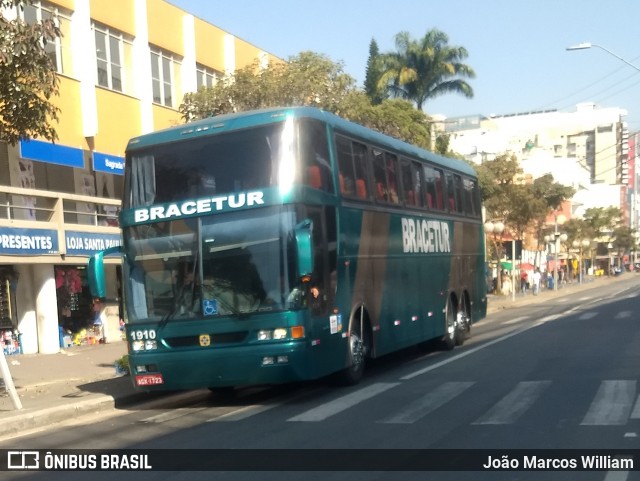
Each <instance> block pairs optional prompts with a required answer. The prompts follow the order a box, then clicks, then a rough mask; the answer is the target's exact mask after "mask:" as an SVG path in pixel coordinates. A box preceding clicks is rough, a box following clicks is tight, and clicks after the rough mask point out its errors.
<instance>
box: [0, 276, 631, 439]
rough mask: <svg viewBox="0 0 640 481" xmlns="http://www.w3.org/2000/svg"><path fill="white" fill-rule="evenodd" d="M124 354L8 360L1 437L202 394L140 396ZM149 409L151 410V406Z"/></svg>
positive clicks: (76, 350) (90, 349) (88, 352)
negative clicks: (124, 367) (9, 381)
mask: <svg viewBox="0 0 640 481" xmlns="http://www.w3.org/2000/svg"><path fill="white" fill-rule="evenodd" d="M632 276H637V277H636V278H637V279H638V281H640V274H635V273H625V274H623V275H621V276H618V277H611V278H609V277H604V278H599V279H596V280H592V281H590V282H586V283H584V284H577V283H573V284H565V285H563V286H562V288H561V289H559V290H558V291H557V292H556V291H549V290H543V291H542V292H541V293H540V295H538V296H534V295H532V294H531V293H527V294H526V295H521V294H516V300H515V301H513V300H512V299H511V297H510V296H509V297H505V296H497V295H489V306H488V314H490V313H492V312H496V311H499V310H501V309H509V308H511V307H518V306H523V305H530V304H537V303H543V302H548V301H549V300H550V299H552V298H555V297H562V296H566V295H571V294H574V293H576V292H579V291H583V290H588V289H593V288H597V287H600V286H602V285H603V284H604V283H610V282H617V281H619V280H625V279H630V278H631V277H632ZM126 352H127V345H126V342H124V341H116V342H113V343H108V344H97V345H91V346H78V347H72V348H69V349H66V350H64V351H62V352H60V353H58V354H24V355H16V356H7V357H6V360H7V364H8V365H9V370H10V372H11V377H12V378H13V382H14V385H15V387H16V390H17V392H18V395H19V397H20V401H21V403H22V409H21V410H16V409H15V408H14V406H13V404H12V402H11V399H10V397H9V396H8V394H7V393H6V390H5V389H4V384H3V383H2V380H1V379H0V435H8V434H14V433H19V432H23V431H26V430H28V429H33V428H39V427H43V426H48V425H50V424H54V423H57V422H61V421H65V420H69V419H70V418H73V417H76V416H80V415H83V414H89V413H95V412H99V411H101V410H107V409H113V408H114V407H115V408H119V409H123V408H126V407H127V406H132V405H134V404H140V403H143V402H147V401H155V403H157V404H167V403H169V402H176V401H178V400H179V399H183V398H184V397H188V396H195V395H198V394H200V395H201V391H189V392H185V393H139V392H136V391H135V390H134V388H133V386H132V383H131V378H130V376H116V370H115V367H114V362H115V361H116V359H119V358H120V357H122V355H123V354H125V353H126ZM155 403H154V404H155Z"/></svg>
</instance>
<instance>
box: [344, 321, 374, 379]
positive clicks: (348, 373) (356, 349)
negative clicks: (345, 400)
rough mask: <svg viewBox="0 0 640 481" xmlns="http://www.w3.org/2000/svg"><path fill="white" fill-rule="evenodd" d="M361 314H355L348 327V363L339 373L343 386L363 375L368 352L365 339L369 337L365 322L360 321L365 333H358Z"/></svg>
mask: <svg viewBox="0 0 640 481" xmlns="http://www.w3.org/2000/svg"><path fill="white" fill-rule="evenodd" d="M363 315H364V313H363V312H362V311H361V312H360V315H357V316H355V317H354V320H353V321H352V324H351V329H349V347H348V349H349V351H348V356H349V359H348V363H349V365H348V367H346V368H345V369H343V370H342V371H340V373H339V381H340V384H342V385H345V386H353V385H354V384H358V383H359V382H360V380H361V379H362V377H363V375H364V365H365V360H366V357H367V352H368V349H367V347H368V346H367V339H368V338H370V337H368V336H367V335H366V330H367V328H368V324H367V323H366V322H362V324H363V327H364V330H365V335H364V336H363V335H361V334H360V316H363Z"/></svg>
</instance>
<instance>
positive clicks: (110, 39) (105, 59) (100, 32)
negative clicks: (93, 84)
mask: <svg viewBox="0 0 640 481" xmlns="http://www.w3.org/2000/svg"><path fill="white" fill-rule="evenodd" d="M93 30H94V32H95V38H96V60H97V67H98V85H100V86H101V87H106V88H108V89H111V90H117V91H118V92H123V91H124V86H123V70H124V67H123V65H122V63H123V62H122V59H123V57H124V45H125V39H124V36H123V34H122V33H121V32H118V31H117V30H113V29H110V28H108V27H105V26H102V25H97V24H94V25H93Z"/></svg>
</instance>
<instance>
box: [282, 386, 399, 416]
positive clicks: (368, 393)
mask: <svg viewBox="0 0 640 481" xmlns="http://www.w3.org/2000/svg"><path fill="white" fill-rule="evenodd" d="M398 384H400V383H398V382H379V383H375V384H371V385H370V386H367V387H364V388H362V389H359V390H357V391H355V392H352V393H350V394H347V395H345V396H342V397H339V398H338V399H334V400H333V401H330V402H328V403H325V404H322V405H320V406H318V407H316V408H313V409H310V410H308V411H305V412H303V413H302V414H298V415H297V416H294V417H292V418H289V419H287V421H304V422H317V421H324V420H325V419H327V418H328V417H331V416H333V415H335V414H338V413H340V412H342V411H344V410H346V409H349V408H350V407H353V406H355V405H356V404H359V403H361V402H362V401H366V400H367V399H369V398H372V397H373V396H376V395H378V394H380V393H382V392H384V391H386V390H388V389H391V388H392V387H396V386H397V385H398Z"/></svg>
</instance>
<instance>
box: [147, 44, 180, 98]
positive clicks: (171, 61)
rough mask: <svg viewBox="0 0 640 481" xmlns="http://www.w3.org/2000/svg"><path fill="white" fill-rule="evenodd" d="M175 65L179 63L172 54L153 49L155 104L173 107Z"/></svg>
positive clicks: (152, 79)
mask: <svg viewBox="0 0 640 481" xmlns="http://www.w3.org/2000/svg"><path fill="white" fill-rule="evenodd" d="M175 64H178V62H177V61H176V59H175V58H174V57H173V55H172V54H171V53H168V52H166V51H164V50H160V49H157V48H151V82H152V88H153V102H154V103H156V104H161V105H166V106H167V107H173V76H174V68H175V67H174V65H175Z"/></svg>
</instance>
